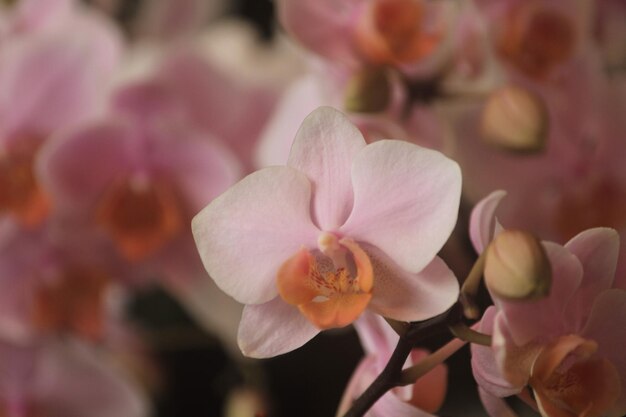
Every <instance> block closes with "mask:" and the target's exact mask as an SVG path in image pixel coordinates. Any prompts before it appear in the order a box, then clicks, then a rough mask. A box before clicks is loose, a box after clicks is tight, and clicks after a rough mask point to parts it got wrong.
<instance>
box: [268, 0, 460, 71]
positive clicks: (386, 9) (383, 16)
mask: <svg viewBox="0 0 626 417" xmlns="http://www.w3.org/2000/svg"><path fill="white" fill-rule="evenodd" d="M278 12H279V19H280V21H281V23H282V24H283V26H284V27H285V29H286V30H287V31H288V32H289V33H290V34H291V35H292V36H293V37H294V38H295V39H297V40H298V41H300V42H301V43H302V44H303V45H304V46H305V47H307V48H308V49H310V50H312V51H313V52H315V53H316V54H319V55H320V56H322V57H324V58H326V59H328V60H330V61H335V62H338V63H340V64H343V65H346V66H348V67H352V68H354V67H360V66H372V65H373V66H376V65H390V66H395V67H398V68H401V69H403V70H406V71H407V72H409V73H411V72H414V71H415V69H416V67H419V66H420V65H424V61H425V60H426V61H432V60H437V59H438V58H440V57H439V55H440V54H439V53H438V52H440V51H441V50H442V49H443V50H445V49H446V48H443V47H442V45H445V44H446V42H445V41H446V38H447V35H446V32H447V30H446V29H447V28H448V25H449V24H450V19H451V14H452V13H451V10H450V9H449V8H448V6H447V5H441V4H436V3H430V2H426V1H421V0H342V1H328V0H325V1H312V0H303V1H300V0H281V1H279V2H278Z"/></svg>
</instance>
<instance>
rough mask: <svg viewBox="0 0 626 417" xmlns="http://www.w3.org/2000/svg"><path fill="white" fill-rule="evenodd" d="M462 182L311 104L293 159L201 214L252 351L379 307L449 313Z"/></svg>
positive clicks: (423, 156)
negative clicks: (444, 256) (449, 260)
mask: <svg viewBox="0 0 626 417" xmlns="http://www.w3.org/2000/svg"><path fill="white" fill-rule="evenodd" d="M460 183H461V178H460V172H459V170H458V168H457V166H456V164H455V163H454V162H452V161H451V160H449V159H447V158H445V157H444V156H443V155H441V154H440V153H438V152H435V151H430V150H427V149H424V148H420V147H418V146H416V145H412V144H409V143H405V142H399V141H390V140H387V141H379V142H376V143H374V144H371V145H367V146H366V143H365V141H364V139H363V136H362V135H361V133H360V132H359V131H358V130H357V129H356V127H354V126H353V125H352V124H351V123H350V122H349V121H348V120H347V119H346V117H345V116H344V115H343V114H342V113H340V112H338V111H337V110H334V109H332V108H329V107H322V108H320V109H318V110H316V111H314V112H313V113H311V115H309V116H308V117H307V118H306V119H305V121H304V122H303V124H302V127H301V128H300V130H299V131H298V134H297V136H296V138H295V140H294V144H293V146H292V148H291V153H290V155H289V160H288V162H287V166H280V167H269V168H265V169H262V170H260V171H257V172H255V173H253V174H251V175H249V176H247V177H246V178H244V179H243V180H242V181H240V182H239V183H238V184H236V185H235V186H234V187H232V188H231V189H230V190H228V191H227V192H226V193H224V194H222V195H221V196H220V197H218V198H217V199H215V200H214V201H213V202H212V203H211V204H209V205H208V206H207V207H206V208H205V209H204V210H202V212H200V214H198V215H197V216H196V217H195V218H194V220H193V222H192V229H193V232H194V236H195V239H196V244H197V246H198V250H199V252H200V256H201V258H202V260H203V262H204V266H205V268H206V269H207V271H208V272H209V274H210V275H211V277H212V278H213V279H214V280H215V282H216V283H217V285H218V286H219V287H220V288H221V289H222V290H223V291H224V292H226V293H227V294H229V295H231V296H232V297H234V298H235V299H236V300H237V301H239V302H241V303H243V304H246V307H245V309H244V313H243V316H242V320H241V323H240V325H239V346H240V348H241V350H242V351H243V353H244V354H246V355H248V356H254V357H269V356H275V355H278V354H281V353H285V352H288V351H291V350H293V349H295V348H297V347H299V346H301V345H303V344H304V343H306V342H307V341H308V340H310V339H311V338H312V337H313V336H315V335H316V334H317V333H318V332H319V331H320V330H321V329H328V328H333V327H343V326H346V325H348V324H350V323H351V322H353V321H354V320H356V319H357V317H358V316H359V315H360V314H361V313H362V312H363V310H365V309H366V308H368V307H369V308H370V309H371V310H372V311H374V312H376V313H379V314H382V315H385V316H388V317H392V318H395V319H398V320H406V321H414V320H423V319H426V318H428V317H432V316H434V315H436V314H438V313H441V312H443V311H445V309H446V308H448V307H449V306H450V305H451V304H452V303H453V302H454V301H455V300H456V297H457V293H458V284H457V282H456V279H455V277H454V275H453V274H452V272H451V271H450V270H449V269H448V268H447V266H446V265H445V264H444V263H443V261H442V260H441V259H440V258H438V257H437V256H436V254H437V252H438V251H439V249H441V247H442V245H443V244H444V242H445V241H446V240H447V238H448V236H449V234H450V232H451V230H452V227H453V225H454V223H455V221H456V216H457V210H458V203H459V192H460V189H459V187H460Z"/></svg>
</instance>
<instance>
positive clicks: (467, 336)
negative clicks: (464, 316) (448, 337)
mask: <svg viewBox="0 0 626 417" xmlns="http://www.w3.org/2000/svg"><path fill="white" fill-rule="evenodd" d="M449 328H450V332H452V334H453V335H454V336H456V337H458V338H459V339H461V340H465V341H466V342H470V343H474V344H477V345H483V346H491V336H490V335H488V334H485V333H481V332H478V331H476V330H474V329H472V328H471V327H468V326H467V324H465V323H462V322H461V323H455V324H451V325H450V326H449Z"/></svg>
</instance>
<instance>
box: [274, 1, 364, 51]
mask: <svg viewBox="0 0 626 417" xmlns="http://www.w3.org/2000/svg"><path fill="white" fill-rule="evenodd" d="M364 3H365V2H364V1H363V0H344V1H341V2H338V1H336V0H279V1H278V2H277V6H278V16H279V19H280V22H281V23H282V25H283V26H284V27H285V29H286V30H287V32H289V33H290V34H291V35H292V36H293V37H294V38H295V39H297V40H298V41H300V42H301V43H302V44H303V45H304V46H305V47H307V48H309V49H311V50H312V51H314V52H316V53H318V54H320V55H322V56H324V57H326V58H329V59H331V60H334V61H339V62H344V63H353V62H356V61H357V60H358V57H357V56H356V53H355V48H354V45H353V36H352V32H353V30H354V27H355V26H356V23H357V17H358V14H359V11H360V9H361V8H362V6H363V5H364Z"/></svg>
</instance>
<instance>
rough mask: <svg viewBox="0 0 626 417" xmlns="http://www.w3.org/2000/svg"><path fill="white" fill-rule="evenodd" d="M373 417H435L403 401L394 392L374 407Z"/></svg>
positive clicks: (387, 394)
mask: <svg viewBox="0 0 626 417" xmlns="http://www.w3.org/2000/svg"><path fill="white" fill-rule="evenodd" d="M371 411H372V417H397V416H402V417H434V415H433V414H430V413H427V412H426V411H423V410H420V409H419V408H416V407H414V406H412V405H411V404H408V403H406V402H404V401H402V400H401V399H400V398H398V397H397V396H395V395H394V394H393V392H387V393H386V394H385V395H383V396H382V397H381V398H380V399H379V400H378V401H377V402H376V403H375V404H374V405H373V406H372V409H371Z"/></svg>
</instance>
